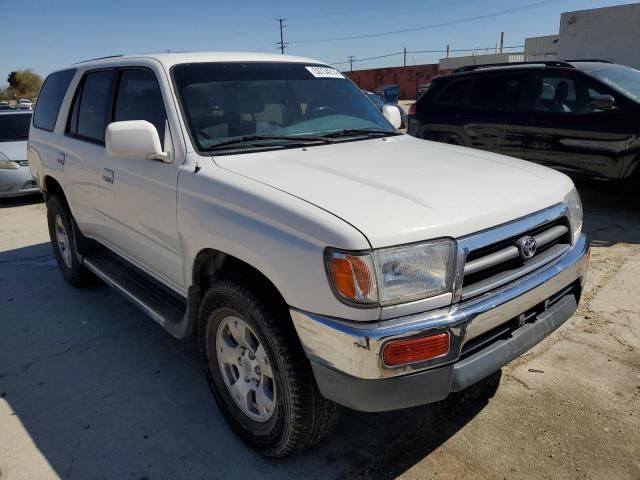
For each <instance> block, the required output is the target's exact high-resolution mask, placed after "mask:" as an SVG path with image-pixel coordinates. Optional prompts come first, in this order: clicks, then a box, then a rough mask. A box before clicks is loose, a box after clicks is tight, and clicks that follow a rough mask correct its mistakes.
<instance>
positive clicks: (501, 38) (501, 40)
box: [500, 32, 504, 53]
mask: <svg viewBox="0 0 640 480" xmlns="http://www.w3.org/2000/svg"><path fill="white" fill-rule="evenodd" d="M503 48H504V32H500V53H502V49H503Z"/></svg>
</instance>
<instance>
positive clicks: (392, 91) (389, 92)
mask: <svg viewBox="0 0 640 480" xmlns="http://www.w3.org/2000/svg"><path fill="white" fill-rule="evenodd" d="M373 93H375V94H376V95H378V96H379V97H380V98H382V99H383V100H384V101H385V103H389V104H391V105H397V104H398V100H399V99H400V87H399V86H398V85H396V84H391V85H382V86H380V87H377V88H376V89H375V90H374V91H373Z"/></svg>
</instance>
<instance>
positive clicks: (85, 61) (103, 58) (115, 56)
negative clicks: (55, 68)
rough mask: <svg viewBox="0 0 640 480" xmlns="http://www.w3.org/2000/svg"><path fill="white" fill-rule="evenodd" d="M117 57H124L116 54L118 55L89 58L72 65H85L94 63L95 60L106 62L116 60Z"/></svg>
mask: <svg viewBox="0 0 640 480" xmlns="http://www.w3.org/2000/svg"><path fill="white" fill-rule="evenodd" d="M118 57H124V55H123V54H118V55H107V56H106V57H97V58H89V59H88V60H80V61H79V62H76V63H74V64H73V65H79V64H81V63H87V62H94V61H96V60H108V59H109V58H118Z"/></svg>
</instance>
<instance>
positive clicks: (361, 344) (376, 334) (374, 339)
mask: <svg viewBox="0 0 640 480" xmlns="http://www.w3.org/2000/svg"><path fill="white" fill-rule="evenodd" d="M588 257H589V242H588V240H587V238H586V237H585V236H584V235H582V236H580V237H579V238H578V240H577V241H576V244H575V245H574V246H573V247H572V248H571V250H569V252H567V253H566V255H564V256H563V257H561V258H560V259H558V260H557V261H556V262H554V263H552V264H550V265H548V266H546V267H544V268H542V269H541V270H538V271H536V272H534V273H532V274H530V275H528V276H525V277H523V278H520V279H519V280H517V281H516V282H514V283H512V284H509V285H506V286H505V287H503V288H501V289H498V290H497V291H494V292H491V293H488V294H486V295H484V296H481V297H479V298H475V299H473V300H470V301H468V302H462V303H459V304H456V305H453V306H451V307H448V308H443V309H438V310H434V311H430V312H425V313H422V314H416V315H410V316H407V317H401V318H397V319H392V320H385V321H380V322H376V323H364V324H363V323H358V322H350V321H344V320H339V319H334V318H328V317H323V316H319V315H315V314H311V313H307V312H303V311H300V310H297V309H291V316H292V318H293V322H294V325H295V328H296V331H297V332H298V335H299V337H300V340H301V342H302V345H303V347H304V349H305V352H306V354H307V356H308V358H309V359H310V361H311V364H312V366H313V370H314V374H315V377H316V381H317V383H318V387H319V388H320V391H321V392H322V393H323V394H324V395H325V396H326V397H327V398H330V399H332V400H334V401H336V402H338V403H340V404H343V405H345V406H348V407H350V408H354V409H356V410H363V411H383V410H395V409H399V408H405V407H410V406H415V405H420V404H424V403H430V402H435V401H438V400H442V399H443V398H445V397H446V396H447V395H448V394H449V392H452V391H458V390H462V389H463V388H466V387H467V386H469V385H471V384H473V383H475V382H477V381H479V380H481V379H482V378H484V377H486V376H488V375H490V374H492V373H493V372H495V371H497V370H499V369H500V368H501V367H502V366H503V365H505V364H506V363H508V362H509V361H511V360H513V359H514V358H517V357H518V356H519V355H521V354H522V353H524V352H525V351H527V350H528V349H530V348H531V347H533V346H534V345H535V344H537V343H538V342H540V341H541V340H542V339H543V338H544V337H546V336H547V335H549V334H550V333H551V332H552V331H553V330H555V329H556V328H558V327H559V326H560V325H561V324H562V323H564V322H565V321H566V320H567V319H568V318H569V317H570V316H571V315H572V314H573V312H574V311H575V310H576V308H577V305H578V302H579V300H580V296H581V292H582V284H583V282H584V277H585V273H586V270H587V265H588ZM522 323H524V325H522V326H519V325H520V324H522ZM505 325H514V328H511V329H509V330H508V331H507V332H505V331H504V326H505ZM487 326H490V328H487ZM478 329H481V330H482V331H483V332H486V334H485V335H484V338H485V340H486V339H487V337H489V340H490V341H486V343H484V344H482V343H481V341H483V338H482V337H476V338H474V339H473V340H472V341H468V342H467V341H466V340H465V335H466V333H467V331H473V330H478ZM501 329H502V330H501ZM439 332H449V334H450V338H451V348H450V352H449V353H448V354H447V355H446V356H445V357H442V358H438V359H435V360H431V361H428V362H422V363H415V364H410V365H404V366H400V367H394V368H391V367H388V366H386V365H384V363H383V361H382V355H381V353H382V348H383V347H384V345H385V344H386V343H387V342H389V341H392V340H398V339H404V338H410V337H417V336H423V335H431V334H434V333H439ZM496 332H497V333H496ZM500 332H502V333H500ZM491 335H494V336H495V338H491ZM474 344H480V347H479V348H477V347H474ZM473 348H476V350H473Z"/></svg>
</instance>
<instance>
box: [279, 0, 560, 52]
mask: <svg viewBox="0 0 640 480" xmlns="http://www.w3.org/2000/svg"><path fill="white" fill-rule="evenodd" d="M565 1H567V0H543V1H541V2H535V3H530V4H527V5H522V6H520V7H514V8H508V9H506V10H501V11H499V12H494V13H485V14H482V15H477V16H475V17H467V18H461V19H458V20H450V21H448V22H442V23H434V24H431V25H425V26H423V27H414V28H405V29H402V30H392V31H389V32H381V33H368V34H363V35H351V36H347V37H334V38H317V39H312V40H292V41H291V42H289V43H320V42H337V41H340V40H356V39H360V38H372V37H383V36H388V35H397V34H399V33H409V32H418V31H421V30H428V29H431V28H439V27H447V26H450V25H457V24H460V23H466V22H473V21H476V20H484V19H486V18H492V17H498V16H501V15H509V14H511V13H516V12H521V11H523V10H531V9H534V8H538V7H542V6H545V5H551V4H553V3H559V2H565Z"/></svg>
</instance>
